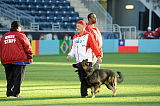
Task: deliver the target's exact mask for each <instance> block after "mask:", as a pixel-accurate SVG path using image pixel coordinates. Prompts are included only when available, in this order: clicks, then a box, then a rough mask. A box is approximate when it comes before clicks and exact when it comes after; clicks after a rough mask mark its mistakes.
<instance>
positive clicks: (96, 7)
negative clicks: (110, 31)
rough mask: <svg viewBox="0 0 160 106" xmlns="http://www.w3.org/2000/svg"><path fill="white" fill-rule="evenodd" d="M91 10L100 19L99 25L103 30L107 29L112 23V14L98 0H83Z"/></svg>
mask: <svg viewBox="0 0 160 106" xmlns="http://www.w3.org/2000/svg"><path fill="white" fill-rule="evenodd" d="M81 2H82V3H84V5H85V7H86V8H88V9H89V11H91V12H93V13H95V14H96V16H97V19H98V27H99V28H100V30H101V31H107V30H106V29H107V27H108V25H111V24H112V17H111V15H110V14H109V13H108V12H107V11H106V10H105V9H104V8H103V7H102V6H101V4H100V3H99V2H98V1H97V0H81Z"/></svg>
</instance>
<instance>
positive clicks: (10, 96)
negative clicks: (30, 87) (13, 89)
mask: <svg viewBox="0 0 160 106" xmlns="http://www.w3.org/2000/svg"><path fill="white" fill-rule="evenodd" d="M7 98H17V97H16V96H7Z"/></svg>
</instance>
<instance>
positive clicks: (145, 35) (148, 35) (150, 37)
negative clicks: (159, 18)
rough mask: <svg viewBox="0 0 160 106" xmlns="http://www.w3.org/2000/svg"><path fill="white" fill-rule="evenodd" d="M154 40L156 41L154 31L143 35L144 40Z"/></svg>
mask: <svg viewBox="0 0 160 106" xmlns="http://www.w3.org/2000/svg"><path fill="white" fill-rule="evenodd" d="M152 38H153V39H154V34H153V32H152V31H147V32H145V33H144V35H143V39H152Z"/></svg>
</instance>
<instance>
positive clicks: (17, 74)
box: [0, 21, 33, 98]
mask: <svg viewBox="0 0 160 106" xmlns="http://www.w3.org/2000/svg"><path fill="white" fill-rule="evenodd" d="M20 31H21V24H20V23H19V22H18V21H13V22H12V24H11V29H10V32H8V33H6V34H4V35H3V36H2V38H1V41H0V60H1V63H2V65H3V66H4V68H5V73H6V80H7V92H6V95H7V97H10V98H17V97H20V96H19V94H20V86H21V82H22V79H23V76H24V70H25V66H26V64H30V63H31V62H32V58H33V55H32V48H31V45H30V42H29V40H28V38H27V37H26V35H25V34H24V33H23V32H20Z"/></svg>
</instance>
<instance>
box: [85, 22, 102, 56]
mask: <svg viewBox="0 0 160 106" xmlns="http://www.w3.org/2000/svg"><path fill="white" fill-rule="evenodd" d="M86 31H88V32H90V33H92V34H93V35H94V39H95V41H96V43H97V45H98V48H99V51H100V53H101V56H102V57H103V51H102V45H103V41H102V35H101V33H100V31H99V29H98V28H97V27H96V26H94V27H93V26H92V25H91V24H90V22H88V25H87V26H86Z"/></svg>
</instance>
